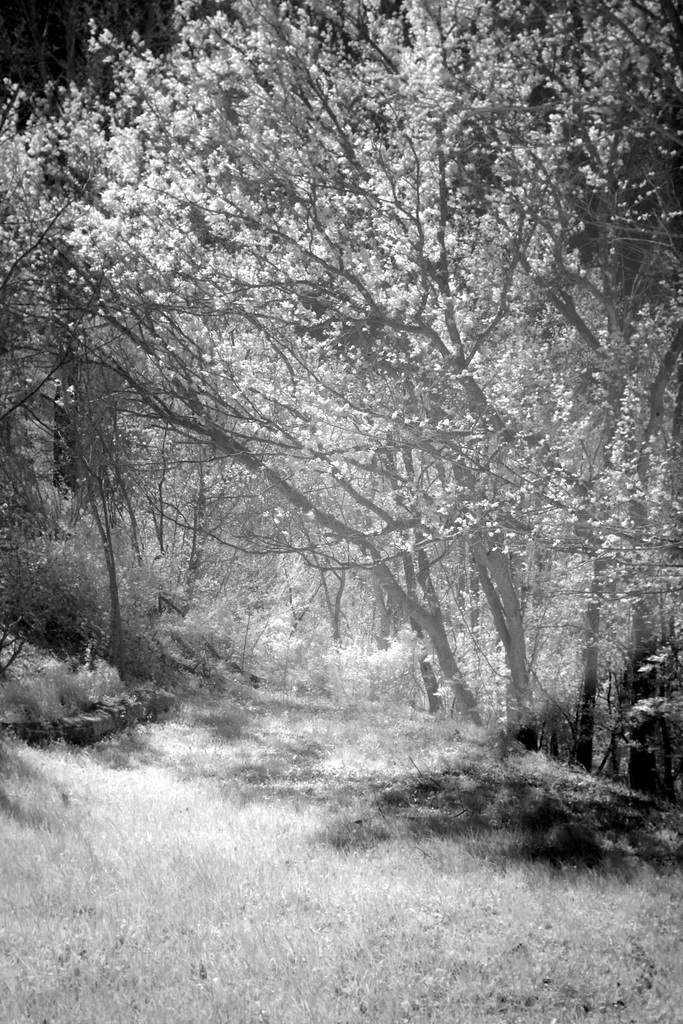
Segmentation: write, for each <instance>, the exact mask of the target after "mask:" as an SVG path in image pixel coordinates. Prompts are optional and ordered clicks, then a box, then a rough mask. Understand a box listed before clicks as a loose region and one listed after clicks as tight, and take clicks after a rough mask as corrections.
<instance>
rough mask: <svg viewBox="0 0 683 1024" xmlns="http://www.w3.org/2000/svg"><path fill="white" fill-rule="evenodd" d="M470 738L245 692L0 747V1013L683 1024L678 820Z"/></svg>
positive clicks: (14, 1019)
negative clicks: (137, 721) (89, 743)
mask: <svg viewBox="0 0 683 1024" xmlns="http://www.w3.org/2000/svg"><path fill="white" fill-rule="evenodd" d="M483 739H484V738H483V737H481V736H477V735H476V734H472V735H469V736H467V737H464V736H462V735H459V734H458V733H457V732H456V730H454V728H453V726H452V723H450V722H441V723H434V722H431V721H427V720H425V718H423V717H422V716H415V717H412V718H411V717H410V716H403V717H399V716H391V715H385V714H382V713H379V712H378V711H376V710H375V711H368V709H360V710H359V711H358V713H357V714H352V713H349V712H342V711H339V710H338V709H334V708H332V707H327V706H324V705H318V706H317V707H312V706H311V705H306V704H305V703H299V704H294V705H293V704H291V702H290V704H289V705H283V704H281V703H279V702H277V701H272V700H269V698H268V697H267V695H263V694H259V695H254V696H253V697H250V698H249V700H248V701H246V700H245V701H244V702H243V703H241V704H239V703H237V702H236V701H235V700H231V701H228V700H225V699H220V698H218V697H216V698H212V699H208V698H202V699H201V700H200V699H199V698H195V699H194V703H190V702H188V703H186V704H185V705H184V708H183V711H182V714H181V715H179V716H178V718H177V719H176V720H175V721H172V722H169V723H167V724H164V725H152V726H147V727H140V728H137V729H136V730H134V731H131V732H129V733H124V734H120V735H118V736H116V737H113V738H112V739H111V740H107V741H105V742H103V743H100V744H98V745H97V746H96V747H92V748H90V749H87V750H76V749H70V748H66V747H64V746H62V745H55V746H53V747H51V748H48V749H45V750H36V749H29V748H27V747H25V746H23V745H22V744H20V743H18V742H16V741H12V740H6V741H4V743H3V745H2V747H1V748H0V750H1V751H2V762H1V764H0V815H1V820H0V890H1V891H2V893H3V894H4V899H3V900H2V901H0V1019H1V1020H2V1021H4V1022H7V1024H25V1022H26V1024H28V1022H31V1024H86V1022H87V1024H91V1022H95V1021H97V1022H98V1024H109V1022H111V1024H114V1022H115V1024H132V1022H145V1024H146V1022H153V1024H166V1022H168V1024H203V1022H207V1024H208V1022H211V1024H243V1022H244V1024H252V1022H253V1024H257V1022H259V1024H303V1022H311V1024H313V1022H315V1024H327V1022H334V1024H351V1022H359V1021H367V1022H370V1024H403V1022H415V1024H427V1022H429V1024H442V1022H443V1024H446V1022H448V1024H480V1022H481V1024H483V1022H490V1021H496V1020H498V1021H506V1022H522V1021H524V1022H531V1024H535V1022H538V1024H552V1022H555V1024H571V1022H575V1021H586V1020H595V1021H601V1022H602V1021H604V1022H608V1024H612V1022H619V1024H627V1022H636V1021H637V1022H638V1024H654V1022H662V1024H665V1022H666V1024H674V1022H676V1021H678V1020H680V1019H681V1010H680V1005H681V998H682V997H683V968H682V967H681V964H682V963H683V957H682V954H683V887H682V886H681V876H680V873H679V869H678V867H677V862H676V857H675V852H676V845H675V839H674V838H673V837H674V836H675V834H676V827H677V826H676V822H677V821H678V819H676V818H670V817H666V816H664V815H661V816H658V812H650V811H649V810H648V809H647V808H645V807H640V806H639V805H637V804H633V803H632V802H629V799H628V794H625V793H623V792H620V791H619V790H618V789H617V788H616V787H611V788H610V787H607V788H602V787H600V786H598V785H597V784H594V783H592V782H591V781H590V780H588V779H586V778H585V777H584V776H578V775H572V773H569V772H567V771H566V770H565V769H562V768H560V767H559V766H554V765H551V764H550V763H549V762H546V761H545V760H544V759H543V758H540V757H536V756H534V755H528V756H526V757H522V755H521V754H519V753H518V754H514V753H513V754H512V755H511V756H510V757H507V758H505V759H501V758H500V757H497V756H495V755H494V754H492V753H491V751H490V745H489V744H486V743H484V742H483ZM605 794H607V795H605ZM620 800H621V801H622V802H623V808H624V811H626V810H627V809H628V808H630V809H631V810H630V813H632V815H633V816H634V817H633V821H632V822H631V828H630V829H629V832H628V833H627V834H626V835H622V834H620V833H619V830H618V829H617V827H616V824H615V821H614V820H613V819H614V815H613V816H612V818H610V816H609V814H608V810H609V808H610V807H613V806H614V805H615V802H616V804H617V806H618V805H619V801H620ZM603 805H604V806H603ZM580 813H581V814H583V818H584V819H585V820H584V822H583V823H580V822H579V814H580ZM636 821H637V823H638V824H637V827H636V826H635V825H634V824H633V822H636ZM579 825H581V827H583V828H584V830H586V834H588V835H590V836H591V837H592V839H593V840H594V842H595V843H597V847H598V850H599V857H597V858H596V859H594V860H591V858H590V857H586V856H584V855H583V853H582V852H581V849H580V847H581V843H578V844H577V843H576V842H575V843H574V846H573V847H572V842H573V841H570V840H569V839H568V838H567V835H566V834H565V836H564V839H563V837H562V829H565V830H569V832H571V829H572V828H579ZM639 830H640V831H642V832H643V833H644V834H646V835H647V837H648V841H649V845H647V844H645V843H644V842H643V843H642V844H640V845H638V843H635V844H629V842H628V841H627V836H628V835H629V834H636V833H639ZM584 840H585V836H584ZM544 844H545V845H544ZM563 844H564V846H567V845H569V846H570V847H571V850H570V854H571V855H568V856H566V857H561V856H559V857H553V856H550V855H548V856H546V855H545V854H546V853H548V850H550V851H552V849H553V847H555V848H556V849H555V852H556V853H557V849H560V850H562V849H563ZM565 852H566V851H565ZM584 852H585V851H584Z"/></svg>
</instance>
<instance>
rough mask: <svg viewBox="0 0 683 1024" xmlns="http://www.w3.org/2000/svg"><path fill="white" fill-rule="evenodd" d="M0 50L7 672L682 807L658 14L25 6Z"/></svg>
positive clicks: (618, 1) (667, 19) (681, 362)
mask: <svg viewBox="0 0 683 1024" xmlns="http://www.w3.org/2000/svg"><path fill="white" fill-rule="evenodd" d="M0 47H1V50H0V62H1V65H2V76H3V81H2V92H1V96H0V203H1V205H0V253H1V256H0V267H1V279H0V449H1V452H0V561H1V565H0V683H1V682H3V681H4V684H5V685H9V682H11V680H12V679H15V678H16V677H18V676H21V673H22V672H28V671H30V665H32V664H34V662H35V657H36V652H37V651H49V652H51V653H52V654H56V655H58V656H59V657H62V658H68V659H71V660H74V661H77V660H79V659H80V660H82V661H88V662H89V663H92V664H94V663H95V662H96V661H97V659H107V661H108V662H110V663H111V664H112V665H113V666H114V667H115V668H116V670H117V671H118V674H119V676H120V678H121V679H122V680H123V681H124V682H126V683H134V682H135V681H136V680H150V679H151V680H155V681H157V682H158V683H160V684H164V685H166V684H168V681H169V679H172V678H173V677H174V675H177V676H182V675H183V673H184V674H185V675H187V673H188V672H190V673H193V674H194V675H195V677H196V676H197V675H198V674H200V675H201V674H202V673H203V674H204V675H206V676H209V677H210V675H211V672H212V671H214V670H215V667H216V666H217V665H221V664H230V663H231V662H236V663H237V664H238V665H239V666H241V667H242V668H243V669H245V670H246V671H247V672H253V673H255V674H257V675H258V676H259V677H264V678H266V679H267V680H268V681H269V684H270V685H271V686H276V687H280V688H282V689H283V690H287V689H298V690H299V691H303V692H316V693H322V692H325V693H327V694H330V695H331V696H332V697H333V698H334V699H339V700H341V699H344V700H351V701H353V700H358V701H361V700H366V699H367V698H371V699H373V700H378V701H384V702H391V701H396V700H398V701H402V702H408V701H410V702H414V703H415V702H417V703H419V702H421V701H422V700H423V694H424V695H426V696H425V697H424V699H426V700H427V702H428V707H429V709H430V710H431V711H434V712H439V713H446V714H448V713H452V714H454V715H457V716H461V717H463V718H468V719H470V720H471V721H473V722H481V723H483V724H485V725H488V726H492V727H493V728H498V729H499V728H505V729H507V730H509V731H510V732H511V733H513V734H514V735H516V736H517V737H519V738H520V739H522V741H523V742H524V743H525V744H526V745H527V746H529V747H532V748H536V747H537V746H542V747H543V749H545V750H546V751H547V752H549V753H552V754H555V755H558V756H561V757H563V758H565V759H571V760H574V761H576V762H578V763H579V764H581V765H583V766H584V767H585V768H586V769H588V770H591V769H593V770H595V771H598V770H600V771H603V772H605V773H606V772H611V773H612V774H613V775H614V776H616V777H618V778H624V777H629V778H630V781H631V783H632V785H634V786H635V787H637V788H640V789H642V790H645V791H647V792H650V793H656V794H659V795H662V796H665V797H666V798H668V799H669V800H670V801H672V802H675V801H676V800H677V799H678V800H679V801H680V799H681V796H682V794H683V681H682V675H681V672H682V670H681V654H680V649H681V642H682V636H683V615H682V609H681V587H682V584H683V519H682V518H681V502H682V499H683V283H682V280H681V266H682V261H683V215H682V202H683V144H682V135H681V129H682V128H683V21H682V20H681V17H680V14H679V13H678V11H677V9H676V6H675V5H674V3H673V2H672V0H604V2H603V0H443V2H440V0H403V2H401V0H399V2H391V0H336V2H316V0H301V2H295V0H290V2H284V3H274V2H270V0H235V2H215V3H213V2H210V0H207V2H205V3H185V2H178V3H176V4H175V5H174V4H173V3H172V0H168V2H167V0H151V2H149V3H146V4H144V3H140V2H138V3H135V2H134V0H128V2H126V0H121V2H118V0H81V2H69V0H53V2H42V0H10V2H8V3H6V4H5V5H4V9H3V13H2V14H1V15H0ZM32 659H33V660H32ZM27 666H29V667H27Z"/></svg>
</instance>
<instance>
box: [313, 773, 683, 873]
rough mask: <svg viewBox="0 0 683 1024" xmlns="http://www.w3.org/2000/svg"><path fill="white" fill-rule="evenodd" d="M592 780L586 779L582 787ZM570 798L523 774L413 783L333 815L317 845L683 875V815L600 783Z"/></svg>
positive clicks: (380, 791) (571, 792) (568, 789)
mask: <svg viewBox="0 0 683 1024" xmlns="http://www.w3.org/2000/svg"><path fill="white" fill-rule="evenodd" d="M581 781H583V780H581ZM561 789H562V791H561V792H558V791H557V789H556V788H553V789H552V790H551V789H546V788H544V787H543V786H542V785H540V784H539V783H538V781H535V782H530V781H528V780H525V779H524V778H521V777H519V776H517V777H516V776H515V773H514V770H512V769H510V770H509V776H508V777H506V776H505V775H503V776H499V777H498V778H497V779H496V780H494V779H493V778H492V777H491V776H490V775H489V776H486V775H484V776H483V777H480V778H477V776H476V771H474V772H468V773H467V774H465V773H463V774H460V775H458V774H457V773H454V772H452V771H446V772H443V773H440V774H436V775H434V776H433V777H425V776H421V775H419V774H418V776H417V777H416V776H410V777H406V778H405V780H404V781H403V782H402V783H399V784H396V783H394V784H393V785H392V786H391V787H386V788H381V787H379V788H377V789H376V792H375V798H374V801H368V802H367V803H366V805H365V808H364V809H362V810H361V809H358V808H357V810H356V814H355V817H354V819H353V820H351V821H349V819H348V816H346V815H344V814H337V815H333V816H331V817H330V818H329V819H328V820H327V821H326V822H324V824H323V825H322V826H321V827H320V828H319V829H318V830H317V832H316V833H315V835H314V836H313V837H312V838H313V841H314V842H318V843H321V844H323V845H327V846H332V847H333V848H335V849H339V850H345V851H349V852H352V851H355V850H367V849H369V848H372V847H373V846H378V845H380V844H382V843H384V842H386V841H387V840H389V839H394V840H403V841H406V840H407V841H413V842H414V843H415V844H416V845H418V846H420V844H423V843H424V842H425V841H429V840H446V841H449V842H453V843H456V844H457V845H458V846H459V847H460V848H461V849H463V850H464V851H465V852H467V853H469V854H470V855H471V856H473V857H475V858H477V859H479V860H487V861H489V862H491V863H495V864H497V865H499V866H501V867H504V866H505V865H506V864H509V863H527V864H534V863H535V864H544V865H547V866H548V867H550V868H551V869H557V870H562V871H564V870H566V869H568V868H569V869H573V870H579V871H583V870H588V871H600V872H601V873H607V874H614V875H618V876H620V877H624V876H625V875H629V874H630V873H631V872H633V871H634V870H636V869H637V867H638V865H639V864H643V863H647V864H649V865H650V866H651V867H654V868H655V869H656V870H659V871H678V870H683V843H681V841H680V835H677V831H676V825H677V824H678V828H679V829H681V834H683V814H681V812H680V811H672V810H671V809H670V808H669V807H663V806H661V805H657V804H654V803H653V802H651V801H648V800H646V799H645V798H642V797H640V796H638V795H634V794H630V793H628V792H627V791H625V790H624V791H619V790H617V789H616V788H613V789H610V790H608V789H607V788H605V789H604V790H603V789H601V788H600V786H595V787H586V788H584V787H582V786H580V785H575V787H574V788H572V785H571V780H570V781H569V782H567V784H566V785H565V786H564V787H561Z"/></svg>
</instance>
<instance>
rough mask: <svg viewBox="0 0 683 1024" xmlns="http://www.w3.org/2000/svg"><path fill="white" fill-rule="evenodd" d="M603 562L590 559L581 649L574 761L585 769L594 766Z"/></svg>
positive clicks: (588, 769) (598, 559)
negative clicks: (581, 669)
mask: <svg viewBox="0 0 683 1024" xmlns="http://www.w3.org/2000/svg"><path fill="white" fill-rule="evenodd" d="M603 570H604V562H603V560H602V559H600V558H595V559H594V560H593V579H592V581H591V593H590V598H589V600H588V605H587V607H586V614H585V623H586V644H585V647H584V650H583V687H582V690H581V701H580V704H579V728H578V735H577V741H576V754H575V757H576V762H577V764H580V765H582V766H583V767H584V768H585V769H586V771H587V772H589V771H591V769H592V767H593V733H594V728H595V699H596V696H597V692H598V655H599V632H600V588H601V576H602V572H603Z"/></svg>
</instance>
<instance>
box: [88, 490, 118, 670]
mask: <svg viewBox="0 0 683 1024" xmlns="http://www.w3.org/2000/svg"><path fill="white" fill-rule="evenodd" d="M97 492H98V494H97V497H99V500H100V501H101V503H102V510H101V512H100V509H99V507H98V501H97V497H96V496H95V494H94V491H93V487H92V483H89V486H88V495H89V498H90V507H91V509H92V513H93V517H94V519H95V523H96V524H97V530H98V532H99V535H100V540H101V541H102V549H103V551H104V560H105V563H106V566H107V580H108V584H109V605H110V608H109V632H110V637H109V658H110V661H111V663H112V665H113V666H114V667H115V668H116V669H117V671H118V673H119V676H120V677H121V679H122V680H124V681H125V680H126V678H127V665H126V646H125V637H124V631H123V616H122V614H121V602H120V599H119V582H118V574H117V571H116V557H115V554H114V543H113V537H112V533H111V523H110V521H109V514H108V512H107V501H106V495H105V492H104V485H103V483H102V481H101V479H99V478H98V481H97Z"/></svg>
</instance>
